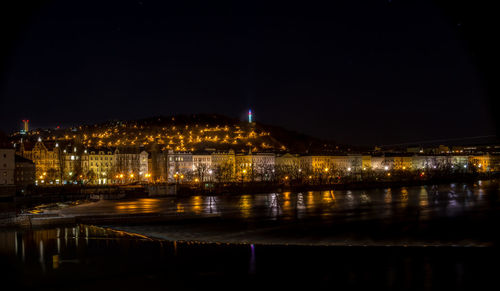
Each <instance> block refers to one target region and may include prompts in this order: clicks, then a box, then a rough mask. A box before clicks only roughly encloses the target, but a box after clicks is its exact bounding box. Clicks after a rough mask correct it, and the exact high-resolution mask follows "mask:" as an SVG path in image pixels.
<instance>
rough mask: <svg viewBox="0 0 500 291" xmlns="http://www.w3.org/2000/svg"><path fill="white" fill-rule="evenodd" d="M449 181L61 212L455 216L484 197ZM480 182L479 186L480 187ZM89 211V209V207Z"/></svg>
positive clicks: (121, 203) (111, 204)
mask: <svg viewBox="0 0 500 291" xmlns="http://www.w3.org/2000/svg"><path fill="white" fill-rule="evenodd" d="M485 184H487V183H485V182H482V183H476V184H474V185H473V184H471V185H463V184H449V185H439V186H436V185H435V186H432V185H429V186H414V187H401V188H387V189H372V190H335V191H332V190H329V191H308V192H304V193H292V192H283V193H268V194H256V195H248V194H246V195H237V196H235V195H221V196H192V197H166V198H141V199H135V200H117V201H102V202H98V203H96V204H95V206H93V205H90V206H86V205H82V206H81V207H68V208H66V209H63V210H62V213H63V214H66V215H92V214H96V215H98V214H141V213H146V214H147V213H151V214H153V213H158V214H166V215H170V214H172V215H179V214H181V215H209V214H210V215H221V216H232V217H241V218H245V219H246V218H269V219H273V220H274V219H305V218H308V217H331V216H335V215H341V214H342V213H344V212H345V211H354V210H356V209H359V208H363V211H372V212H374V213H379V214H380V215H381V216H387V215H391V214H393V213H397V212H398V211H407V209H415V208H421V209H425V210H426V211H428V215H431V214H433V213H434V214H438V215H448V216H452V215H457V214H459V213H462V212H463V211H465V210H467V209H468V208H470V207H475V206H477V205H478V204H481V203H483V202H484V196H485V195H484V190H483V187H484V186H482V185H485ZM480 185H481V186H480ZM92 211H94V212H92Z"/></svg>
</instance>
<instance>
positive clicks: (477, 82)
mask: <svg viewBox="0 0 500 291" xmlns="http://www.w3.org/2000/svg"><path fill="white" fill-rule="evenodd" d="M205 2H207V3H206V4H199V3H195V2H188V1H157V2H156V1H148V0H142V1H126V0H120V1H38V2H36V1H35V2H29V3H30V4H29V5H28V4H22V5H21V4H19V5H11V6H9V7H8V8H9V9H4V14H9V16H12V17H11V18H10V19H9V20H8V21H4V23H2V24H4V25H3V27H4V28H3V30H5V34H4V35H5V38H4V40H6V43H5V45H4V50H3V53H2V67H1V68H0V74H1V75H0V77H1V79H0V94H1V98H2V99H1V103H0V106H1V117H0V121H1V123H0V125H1V127H0V129H1V130H4V131H7V132H10V131H12V130H16V129H18V128H19V126H20V120H22V119H25V118H26V119H30V120H31V125H32V126H35V127H47V126H55V125H61V126H64V125H73V124H78V123H81V122H86V123H90V122H94V121H96V122H97V121H105V120H110V119H135V118H141V117H149V116H155V115H171V114H178V113H203V112H204V113H212V112H214V113H221V114H226V115H229V116H233V117H239V116H242V115H244V114H245V112H246V111H247V110H248V108H249V107H251V108H252V110H253V111H254V113H255V116H256V119H257V120H258V121H260V122H264V123H269V124H273V125H282V126H285V127H286V128H288V129H292V130H297V131H300V132H304V133H307V134H311V135H314V136H318V137H323V138H330V139H333V140H336V141H338V142H342V143H354V144H391V143H403V142H412V141H419V140H433V139H438V138H456V137H473V136H482V135H491V134H495V129H496V127H495V120H494V111H493V110H491V108H492V107H494V104H492V102H493V103H494V101H492V99H491V96H492V94H493V93H492V90H491V88H490V87H489V85H488V78H491V76H490V75H489V72H488V67H487V66H484V64H485V63H486V62H485V61H484V57H483V55H481V49H482V48H484V46H486V45H487V43H485V42H484V38H483V39H480V38H478V37H477V35H476V34H474V33H475V31H474V29H480V28H481V26H478V25H477V23H476V21H477V19H476V18H474V17H470V15H468V14H467V13H465V14H464V11H465V9H463V8H462V9H461V10H460V7H458V9H457V10H454V9H455V8H457V7H455V6H450V5H451V4H450V3H453V1H449V2H446V1H425V0H419V1H397V0H393V1H378V0H371V1H346V2H338V1H333V2H335V3H337V4H335V5H333V4H329V5H328V6H318V5H315V4H312V2H311V3H310V2H308V1H302V2H298V3H300V4H293V2H290V1H289V2H283V3H279V4H278V3H274V4H270V3H268V2H267V3H266V2H264V4H262V5H260V4H256V2H254V1H248V2H245V1H234V2H233V3H227V2H224V3H222V2H219V1H205ZM214 2H217V4H216V3H214ZM245 3H246V4H245ZM309 3H310V4H309ZM476 8H477V7H476ZM3 16H5V15H3ZM471 27H472V28H471ZM468 29H469V31H467V30H468ZM471 35H473V36H474V37H476V38H474V37H473V38H470V36H471ZM491 39H494V37H493V36H491ZM481 41H482V42H481ZM478 44H479V45H478ZM482 62H483V63H482Z"/></svg>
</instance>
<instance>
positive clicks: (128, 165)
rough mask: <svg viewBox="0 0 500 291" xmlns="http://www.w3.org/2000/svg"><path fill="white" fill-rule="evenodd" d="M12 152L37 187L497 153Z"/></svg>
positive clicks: (427, 161)
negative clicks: (29, 165)
mask: <svg viewBox="0 0 500 291" xmlns="http://www.w3.org/2000/svg"><path fill="white" fill-rule="evenodd" d="M16 151H17V153H18V154H19V155H20V156H22V157H24V158H26V159H29V160H32V161H33V162H34V165H35V172H36V175H35V183H36V184H37V185H48V184H49V185H57V184H68V183H83V184H91V185H92V184H95V185H109V184H129V183H186V182H224V183H225V182H265V181H277V180H279V179H298V178H304V177H311V178H313V177H320V179H321V177H326V176H335V177H337V176H338V177H341V176H346V175H355V174H356V173H362V172H363V171H374V172H380V171H426V170H443V169H449V170H453V171H458V170H460V171H477V172H483V173H485V172H498V171H500V159H499V157H498V156H496V155H490V154H484V155H466V154H461V153H443V154H437V155H436V154H425V153H406V154H378V155H377V154H374V155H363V154H346V155H314V154H310V155H299V154H292V153H284V154H278V155H276V154H275V153H272V152H261V153H259V152H252V151H249V152H239V153H235V152H234V150H228V151H216V150H215V149H208V150H206V151H204V152H191V151H174V150H166V151H163V150H160V149H158V148H152V149H151V150H146V149H144V148H142V147H116V148H108V147H95V148H90V147H88V148H85V147H79V146H75V145H72V144H66V145H64V146H62V145H61V144H58V143H54V142H50V141H48V142H43V141H41V140H39V141H38V142H36V143H35V144H34V145H30V144H24V143H23V144H20V145H19V146H18V147H17V148H16ZM1 165H2V164H0V166H1ZM12 168H13V167H12ZM9 177H10V176H9ZM0 178H1V177H0ZM4 180H5V179H4ZM9 181H10V180H9ZM0 182H2V181H1V180H0Z"/></svg>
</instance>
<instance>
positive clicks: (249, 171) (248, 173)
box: [235, 152, 276, 181]
mask: <svg viewBox="0 0 500 291" xmlns="http://www.w3.org/2000/svg"><path fill="white" fill-rule="evenodd" d="M275 162H276V155H275V154H274V153H252V152H249V153H248V154H237V155H236V156H235V164H236V175H237V176H238V177H239V179H242V180H244V181H268V180H271V179H272V176H273V173H274V167H275Z"/></svg>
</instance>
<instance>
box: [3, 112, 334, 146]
mask: <svg viewBox="0 0 500 291" xmlns="http://www.w3.org/2000/svg"><path fill="white" fill-rule="evenodd" d="M13 137H14V139H15V140H16V141H18V140H19V139H20V138H21V137H24V139H25V140H26V139H28V140H33V141H35V140H36V139H38V138H39V137H40V138H42V139H43V140H50V141H72V142H74V143H76V144H82V145H84V146H88V147H102V146H106V147H120V146H144V147H146V148H152V147H157V148H159V149H162V150H169V149H172V150H176V151H199V150H206V149H214V150H229V149H233V150H235V151H236V152H248V150H249V149H251V150H252V151H253V152H292V153H319V152H321V153H334V152H338V151H341V150H342V148H343V146H340V145H338V144H336V143H335V142H333V141H327V140H322V139H319V138H315V137H311V136H308V135H305V134H301V133H297V132H295V131H290V130H287V129H284V128H282V127H278V126H271V125H266V124H262V123H259V122H253V123H251V124H250V123H248V122H243V121H241V120H238V119H235V118H231V117H227V116H224V115H219V114H192V115H175V116H157V117H151V118H144V119H138V120H123V121H109V122H105V123H99V124H86V125H80V126H77V127H71V128H59V129H36V130H32V131H30V132H28V134H27V135H24V136H22V135H20V134H15V135H13Z"/></svg>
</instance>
